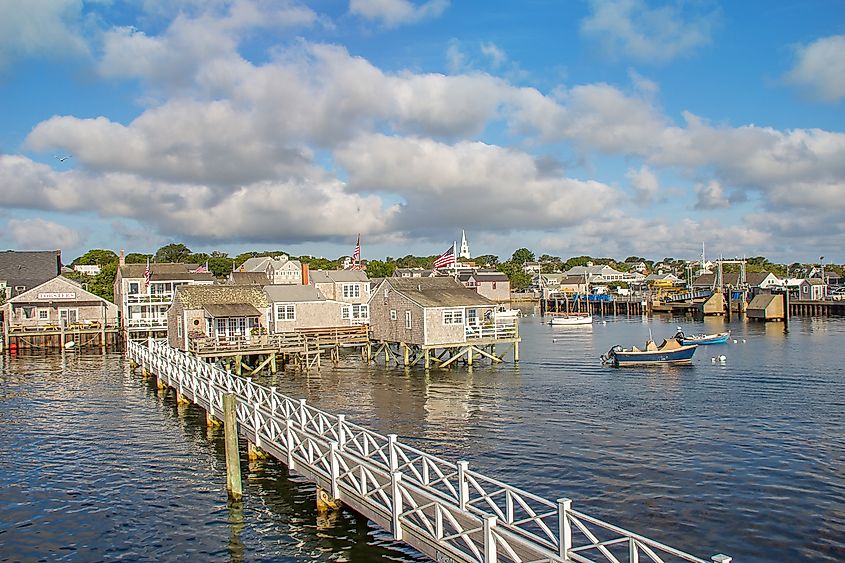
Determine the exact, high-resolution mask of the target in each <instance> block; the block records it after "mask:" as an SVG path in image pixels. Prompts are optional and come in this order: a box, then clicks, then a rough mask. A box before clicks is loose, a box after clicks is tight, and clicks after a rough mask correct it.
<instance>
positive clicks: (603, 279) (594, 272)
mask: <svg viewBox="0 0 845 563" xmlns="http://www.w3.org/2000/svg"><path fill="white" fill-rule="evenodd" d="M564 274H566V275H567V276H580V277H582V278H583V277H584V276H586V278H587V281H589V282H590V284H606V283H609V282H626V283H638V282H641V281H642V280H643V279H645V276H644V275H642V274H640V273H638V272H620V271H619V270H616V269H614V268H611V267H610V266H608V265H607V264H597V265H593V264H592V263H589V264H587V265H586V266H573V267H572V268H569V269H568V270H567V271H566V272H564Z"/></svg>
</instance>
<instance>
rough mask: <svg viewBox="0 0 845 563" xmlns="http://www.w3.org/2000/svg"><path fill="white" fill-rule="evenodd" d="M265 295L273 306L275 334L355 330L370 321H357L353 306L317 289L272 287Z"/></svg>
mask: <svg viewBox="0 0 845 563" xmlns="http://www.w3.org/2000/svg"><path fill="white" fill-rule="evenodd" d="M264 293H266V294H267V298H268V300H269V302H270V311H271V314H270V317H271V320H270V325H269V326H270V332H271V333H280V332H292V331H295V330H298V329H303V328H332V327H341V326H351V325H352V324H353V322H354V323H355V324H364V323H366V322H367V321H368V320H369V316H368V315H367V316H366V317H365V318H363V319H361V318H358V319H354V321H353V319H352V305H350V304H348V303H341V302H340V301H335V300H331V299H326V298H325V296H324V295H323V294H322V293H320V291H319V290H318V289H317V288H316V287H314V286H313V285H268V286H265V287H264ZM368 310H369V307H367V309H366V310H365V312H367V311H368Z"/></svg>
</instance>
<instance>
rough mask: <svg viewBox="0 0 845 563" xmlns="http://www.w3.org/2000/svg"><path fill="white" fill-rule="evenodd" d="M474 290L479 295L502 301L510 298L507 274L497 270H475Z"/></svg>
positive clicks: (509, 283) (509, 284)
mask: <svg viewBox="0 0 845 563" xmlns="http://www.w3.org/2000/svg"><path fill="white" fill-rule="evenodd" d="M473 277H474V278H475V290H476V291H477V292H478V294H479V295H481V296H484V297H486V298H487V299H490V300H491V301H496V302H498V303H503V302H505V301H510V299H511V282H510V280H509V279H508V276H507V275H505V274H504V273H503V272H500V271H498V270H476V271H475V273H474V274H473Z"/></svg>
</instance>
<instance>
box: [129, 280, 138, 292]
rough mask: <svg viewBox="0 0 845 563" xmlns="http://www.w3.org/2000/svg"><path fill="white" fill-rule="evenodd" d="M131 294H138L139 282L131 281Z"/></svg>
mask: <svg viewBox="0 0 845 563" xmlns="http://www.w3.org/2000/svg"><path fill="white" fill-rule="evenodd" d="M129 295H138V282H129Z"/></svg>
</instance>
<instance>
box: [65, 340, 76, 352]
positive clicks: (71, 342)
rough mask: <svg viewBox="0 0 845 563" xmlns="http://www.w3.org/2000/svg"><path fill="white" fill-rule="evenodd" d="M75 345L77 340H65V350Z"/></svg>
mask: <svg viewBox="0 0 845 563" xmlns="http://www.w3.org/2000/svg"><path fill="white" fill-rule="evenodd" d="M74 346H76V342H74V341H73V340H69V341H68V342H65V350H70V349H71V348H73V347H74Z"/></svg>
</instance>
